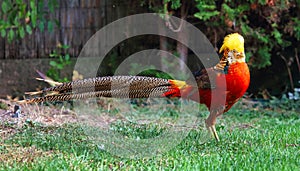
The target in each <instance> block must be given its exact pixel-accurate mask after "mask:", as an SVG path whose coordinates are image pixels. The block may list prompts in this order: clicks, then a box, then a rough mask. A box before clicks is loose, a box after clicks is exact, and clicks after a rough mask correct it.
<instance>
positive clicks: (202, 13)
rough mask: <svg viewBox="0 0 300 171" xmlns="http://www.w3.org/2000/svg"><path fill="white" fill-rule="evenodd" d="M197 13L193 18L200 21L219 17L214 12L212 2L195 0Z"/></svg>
mask: <svg viewBox="0 0 300 171" xmlns="http://www.w3.org/2000/svg"><path fill="white" fill-rule="evenodd" d="M196 2H197V5H196V7H197V8H198V10H199V12H196V13H195V14H194V16H195V17H196V18H199V19H200V20H203V21H207V20H209V19H211V18H212V17H214V16H217V15H219V13H220V12H219V11H217V10H216V5H215V3H214V1H209V0H206V1H202V0H196Z"/></svg>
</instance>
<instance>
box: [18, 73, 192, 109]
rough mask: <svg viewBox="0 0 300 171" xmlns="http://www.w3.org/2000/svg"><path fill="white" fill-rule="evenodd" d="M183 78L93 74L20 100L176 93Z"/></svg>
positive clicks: (182, 82)
mask: <svg viewBox="0 0 300 171" xmlns="http://www.w3.org/2000/svg"><path fill="white" fill-rule="evenodd" d="M185 85H186V83H185V82H184V81H176V80H168V79H162V78H155V77H143V76H110V77H96V78H89V79H83V80H77V81H73V82H69V83H63V84H60V85H57V86H54V87H50V88H45V89H44V90H42V91H38V92H32V93H28V94H31V95H39V94H40V95H41V96H40V97H34V98H29V99H26V100H23V101H21V102H23V103H35V102H46V101H67V100H72V99H87V98H94V97H115V98H148V97H180V88H182V87H183V86H185Z"/></svg>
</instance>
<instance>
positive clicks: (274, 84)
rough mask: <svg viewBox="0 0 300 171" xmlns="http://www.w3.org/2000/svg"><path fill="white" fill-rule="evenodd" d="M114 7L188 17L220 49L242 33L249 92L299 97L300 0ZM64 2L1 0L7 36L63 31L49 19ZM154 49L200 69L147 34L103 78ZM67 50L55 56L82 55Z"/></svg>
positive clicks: (177, 47)
mask: <svg viewBox="0 0 300 171" xmlns="http://www.w3.org/2000/svg"><path fill="white" fill-rule="evenodd" d="M110 3H111V5H112V6H115V7H118V9H121V8H123V9H127V11H125V12H123V11H120V12H122V13H123V14H122V15H123V16H126V15H131V14H136V13H143V12H158V13H161V14H168V15H172V16H176V17H179V18H182V19H185V20H187V21H188V22H190V23H192V24H193V25H195V26H196V27H198V28H199V29H200V30H201V31H202V32H204V34H205V35H206V36H207V37H208V38H209V40H210V41H211V42H212V44H213V45H214V46H215V48H216V50H217V49H218V48H219V47H220V45H221V44H222V38H223V37H224V36H225V35H226V34H229V33H232V32H239V33H241V34H242V35H243V36H244V37H245V40H246V45H245V47H246V56H247V62H248V64H249V66H250V67H251V77H252V78H251V85H250V88H249V90H248V92H249V95H254V96H252V97H260V98H266V99H268V98H270V97H271V96H272V95H275V96H277V97H281V96H282V95H283V94H288V92H291V93H293V92H294V90H295V88H297V87H300V85H299V84H300V83H299V80H300V62H299V57H298V56H299V55H298V53H299V52H298V49H299V46H300V45H299V40H300V29H299V28H300V20H299V18H300V16H299V15H300V14H299V12H298V11H299V8H300V7H299V6H300V5H299V3H300V2H299V1H298V0H290V1H287V0H247V1H239V0H237V1H232V0H218V1H208V0H194V1H181V0H139V1H137V0H131V1H126V2H125V1H123V0H121V1H120V0H119V1H111V2H110ZM46 4H47V5H46ZM60 4H62V3H59V2H58V1H56V0H48V1H46V0H29V1H19V0H14V1H9V0H3V1H1V10H0V16H1V19H0V32H1V36H2V37H3V38H7V40H8V41H9V42H11V41H12V40H16V39H19V38H24V37H25V36H26V35H27V34H32V32H33V30H36V29H38V30H40V31H43V30H45V28H47V30H48V31H51V30H53V28H54V27H60V25H61V24H62V23H59V20H58V18H56V17H58V16H57V15H52V16H51V18H49V15H50V14H54V13H55V12H57V11H56V9H58V8H59V5H60ZM71 4H76V3H75V2H72V3H71ZM82 4H83V3H82ZM79 6H80V3H79ZM99 10H100V9H99ZM116 12H118V11H116ZM69 15H72V14H69ZM123 16H120V17H123ZM162 17H163V15H162ZM165 21H166V24H169V29H171V30H173V31H174V32H176V31H178V30H177V29H180V26H175V25H172V21H170V20H169V19H168V17H166V18H165ZM99 29H100V28H99ZM179 36H180V35H179ZM145 39H147V40H148V41H147V43H145V42H144V40H145ZM58 44H64V43H61V42H59V43H58ZM55 47H57V46H55ZM149 48H159V49H162V50H167V51H170V52H172V53H174V54H175V55H177V56H178V57H179V58H180V59H181V60H183V61H184V62H186V63H187V64H188V65H189V66H190V68H191V70H193V71H196V70H198V69H199V64H197V65H195V61H194V58H193V53H192V52H191V51H189V49H187V47H185V46H183V45H181V44H180V43H179V42H175V41H173V40H169V39H168V38H165V37H159V36H141V37H136V38H131V39H129V40H126V41H124V42H122V43H121V44H119V45H118V46H116V47H115V48H114V49H113V50H112V51H111V53H110V54H109V55H108V56H107V59H106V60H105V62H104V63H103V66H102V68H101V71H100V72H99V74H101V75H112V74H113V72H114V70H115V68H116V67H117V66H118V64H120V63H121V62H122V61H123V60H124V59H125V58H126V57H128V55H130V54H133V53H134V52H138V51H140V50H143V49H149ZM70 49H72V47H70ZM62 52H63V54H57V50H56V49H52V52H51V53H49V55H52V56H53V54H55V56H56V57H58V56H61V57H64V56H71V57H76V56H77V55H78V54H74V53H72V55H70V54H68V51H65V50H64V51H62ZM45 57H47V56H45ZM62 59H64V58H62ZM53 60H54V58H53ZM67 60H69V59H67ZM163 60H164V59H162V62H161V63H162V66H163V67H169V66H168V65H170V64H169V63H168V61H163ZM55 62H57V60H55ZM65 63H66V62H65ZM51 66H52V71H50V72H49V73H50V75H51V72H54V71H53V67H58V65H54V62H51ZM59 67H60V66H59ZM180 69H182V66H180ZM56 72H57V71H56ZM52 75H53V74H52ZM56 77H57V76H56ZM65 80H66V79H65Z"/></svg>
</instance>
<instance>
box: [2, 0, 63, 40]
mask: <svg viewBox="0 0 300 171" xmlns="http://www.w3.org/2000/svg"><path fill="white" fill-rule="evenodd" d="M45 2H46V1H45V0H29V1H28V2H26V1H21V0H13V1H11V0H2V2H1V10H0V32H1V37H3V38H4V37H7V39H8V41H9V42H12V40H13V39H15V38H17V39H18V38H24V37H25V35H26V34H32V31H33V30H34V29H36V28H37V27H38V28H39V29H40V30H41V31H44V28H45V25H48V30H49V31H52V30H53V23H55V21H52V20H49V19H46V15H47V13H48V12H47V10H45V6H47V7H48V8H49V10H50V12H51V13H53V12H54V9H55V8H57V6H58V2H57V0H49V1H47V2H48V3H47V4H45Z"/></svg>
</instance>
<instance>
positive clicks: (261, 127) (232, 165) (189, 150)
mask: <svg viewBox="0 0 300 171" xmlns="http://www.w3.org/2000/svg"><path fill="white" fill-rule="evenodd" d="M296 103H297V102H296ZM273 105H274V104H270V105H269V104H267V105H265V104H264V105H258V106H255V105H244V104H242V102H239V103H238V104H237V105H235V106H234V107H233V108H232V110H230V111H229V112H228V113H226V114H225V115H223V116H222V117H221V118H219V119H218V123H217V131H218V133H219V136H220V138H221V141H220V142H216V141H215V140H214V139H212V138H210V139H207V140H206V141H203V137H205V136H204V134H203V133H204V132H203V128H202V126H198V127H196V126H194V125H191V124H190V123H189V124H190V125H189V126H190V128H189V129H188V130H189V131H188V132H187V136H184V137H183V138H182V140H181V141H180V142H178V143H176V144H175V145H174V147H172V148H170V149H169V150H166V151H165V152H161V153H158V155H154V156H146V157H141V155H140V156H138V155H137V156H127V157H126V156H125V157H124V156H123V157H122V156H121V157H120V156H116V155H113V154H111V153H110V151H109V150H105V147H103V146H101V144H99V143H97V141H95V139H93V138H91V136H90V135H91V134H87V131H86V129H88V128H87V127H84V126H82V125H80V124H78V123H76V122H69V123H68V122H67V123H64V124H45V123H44V122H38V121H37V120H33V119H31V120H30V119H28V118H27V119H26V120H25V121H24V122H23V123H22V124H14V123H12V122H8V121H3V120H2V121H1V125H0V126H1V127H0V128H1V132H4V131H6V132H7V133H6V134H5V136H3V135H4V134H1V135H2V136H3V138H2V140H1V142H0V154H1V157H0V170H53V169H55V170H298V169H299V166H300V114H299V112H298V111H297V110H294V109H282V108H279V107H276V106H275V107H273ZM270 106H271V107H270ZM42 107H43V106H40V107H39V108H42ZM56 108H57V107H56ZM283 108H284V107H283ZM31 110H33V109H31ZM103 110H104V109H103ZM174 110H175V109H174ZM201 110H203V113H204V114H207V111H205V110H204V108H203V109H202V108H201ZM45 111H46V110H45ZM45 111H43V110H40V111H39V113H43V112H44V113H46V112H45ZM59 111H60V110H57V112H59ZM134 111H135V113H136V114H137V115H140V116H143V115H145V113H146V114H147V112H148V113H149V112H151V111H152V113H153V111H156V110H152V109H151V110H146V109H145V107H141V106H135V110H134ZM158 111H159V110H158ZM166 111H169V112H165V113H163V115H164V117H163V118H164V119H166V118H167V119H168V120H172V118H173V119H174V118H175V120H176V119H178V118H179V117H180V116H179V115H180V114H179V113H178V112H177V111H173V109H171V108H168V109H167V110H166ZM119 112H120V111H118V110H111V109H110V110H109V112H108V116H110V117H109V118H121V117H120V113H119ZM32 113H33V112H32ZM154 113H156V112H154ZM28 115H30V114H28ZM160 115H161V114H160ZM151 117H155V115H152V116H151ZM160 117H161V116H160ZM199 117H200V118H201V116H199ZM170 118H171V119H170ZM106 119H107V118H106ZM156 121H159V122H155V123H144V124H137V123H135V122H132V121H128V120H123V119H119V120H118V119H116V120H114V122H108V124H107V125H108V128H109V129H108V130H110V131H111V132H117V133H118V134H120V135H123V138H124V139H133V140H135V141H134V142H139V141H140V142H144V141H142V140H147V139H151V138H155V137H156V136H160V135H163V134H164V132H166V130H167V128H168V127H167V126H166V125H167V124H165V123H167V122H162V120H161V119H157V120H156ZM164 121H165V120H164ZM199 121H201V122H202V119H200V120H199ZM200 125H201V124H200ZM94 131H95V130H94ZM173 131H174V130H173ZM176 131H178V130H175V131H174V132H172V131H171V132H170V133H172V134H176V133H177V132H176ZM179 133H180V131H179ZM95 135H96V134H95ZM97 135H100V134H97ZM101 135H102V134H101ZM105 136H108V135H105ZM174 137H176V136H174ZM107 141H108V142H110V143H111V141H109V140H107ZM124 141H125V140H124ZM127 142H130V141H127ZM134 142H133V143H134ZM162 142H163V141H162ZM174 142H176V141H175V140H174ZM166 143H167V142H166ZM168 143H170V142H168ZM171 143H172V142H171ZM135 146H136V145H135ZM124 147H127V146H124ZM126 150H129V151H130V149H124V151H126ZM147 150H149V149H147V147H145V151H147ZM150 150H151V149H150ZM119 152H120V153H122V151H119ZM139 152H140V151H139ZM130 154H131V153H130Z"/></svg>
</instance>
